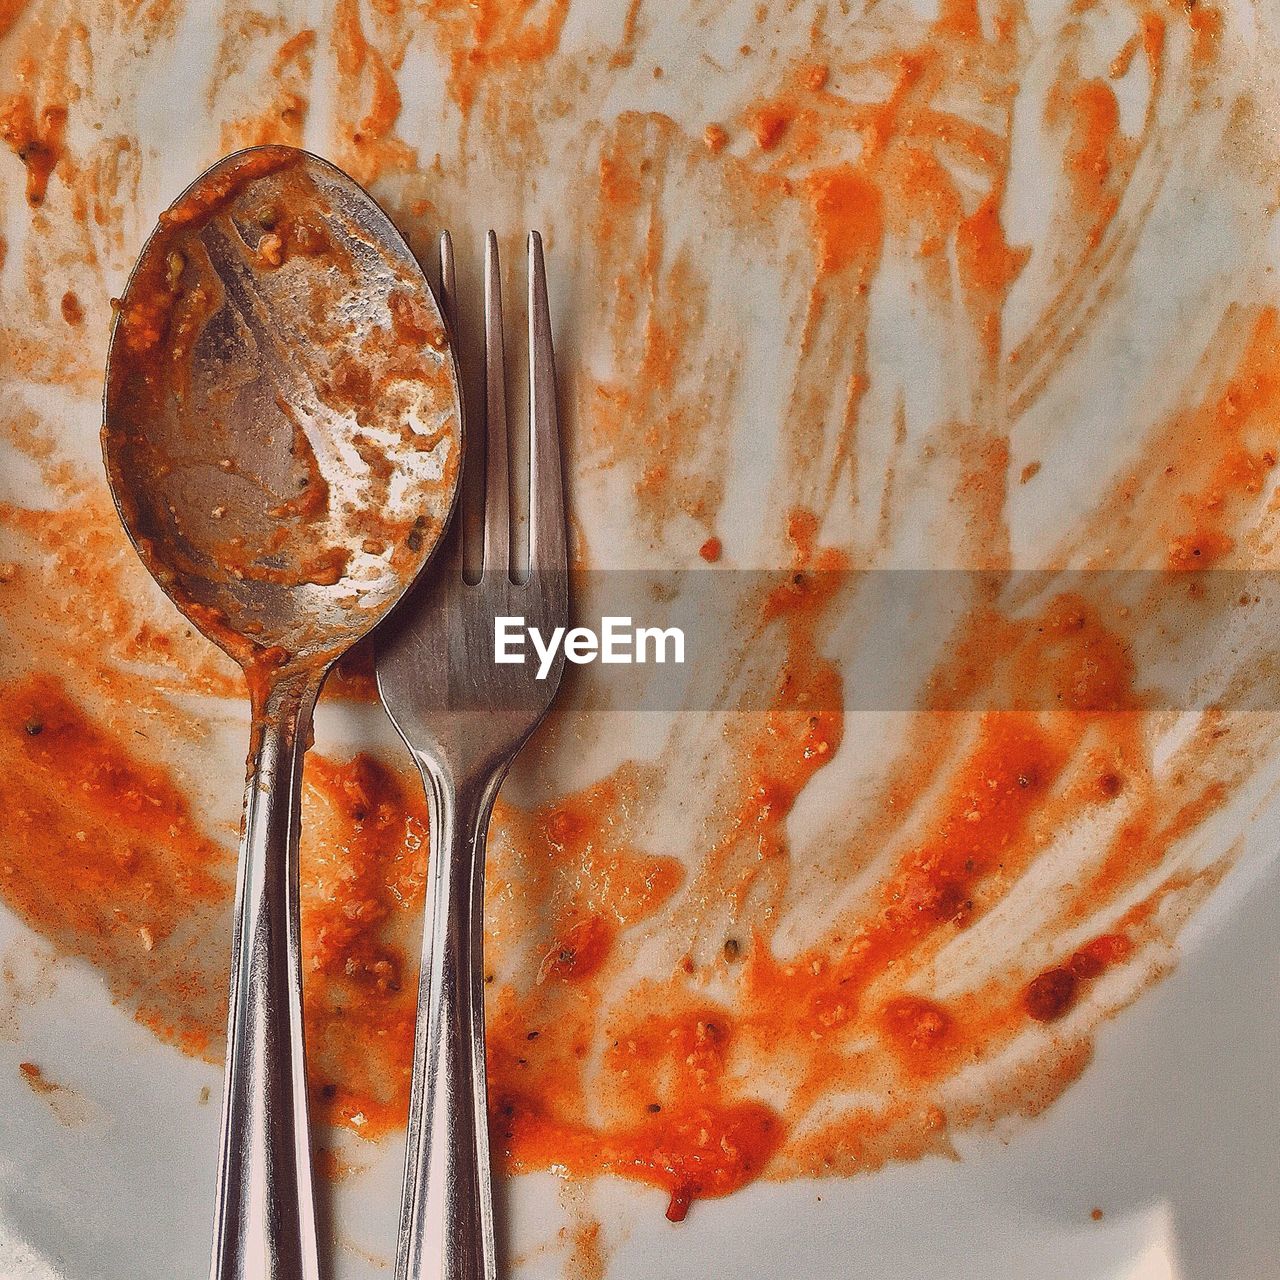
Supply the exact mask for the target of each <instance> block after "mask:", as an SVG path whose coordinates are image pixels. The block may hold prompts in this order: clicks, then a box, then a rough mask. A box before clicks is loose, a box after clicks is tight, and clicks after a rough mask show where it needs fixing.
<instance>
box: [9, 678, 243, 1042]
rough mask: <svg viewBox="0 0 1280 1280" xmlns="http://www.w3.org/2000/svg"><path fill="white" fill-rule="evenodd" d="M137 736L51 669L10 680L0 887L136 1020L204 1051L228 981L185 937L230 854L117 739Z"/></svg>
mask: <svg viewBox="0 0 1280 1280" xmlns="http://www.w3.org/2000/svg"><path fill="white" fill-rule="evenodd" d="M132 732H133V730H132V728H131V726H130V724H129V720H128V719H127V718H121V719H119V720H117V719H114V718H113V719H112V720H108V721H106V722H103V721H101V720H98V719H96V718H93V717H91V716H90V715H88V714H87V713H86V712H85V711H84V710H82V709H81V707H80V706H78V705H77V704H76V703H75V702H74V701H73V700H72V699H71V698H70V697H69V696H68V694H67V692H66V689H65V688H64V686H63V685H62V683H61V682H60V681H59V680H58V679H56V678H55V677H52V676H47V675H32V676H28V677H26V678H25V679H23V680H21V681H19V682H18V683H16V684H10V685H9V686H7V688H6V691H5V697H4V699H3V710H0V759H2V762H3V763H2V765H0V812H2V813H3V815H4V817H3V823H4V828H5V837H4V848H5V850H6V854H5V856H4V859H3V861H2V862H0V893H2V894H3V896H4V899H5V901H6V903H7V904H8V905H9V907H10V908H11V909H12V910H14V911H15V912H16V913H17V914H18V915H19V916H20V917H21V918H22V919H23V920H24V921H25V922H26V923H27V924H28V925H30V926H31V928H33V929H35V930H36V931H38V932H39V933H41V934H43V935H44V936H45V937H47V938H49V939H50V940H52V941H53V942H54V943H55V944H57V945H58V946H59V947H60V948H61V949H64V950H66V951H67V952H69V953H70V954H73V955H79V956H84V957H85V958H87V959H90V960H92V961H93V962H94V963H95V964H98V965H100V966H101V967H103V968H105V969H106V970H107V972H108V975H109V976H110V978H111V984H112V989H113V991H114V992H115V993H116V994H117V995H119V996H121V997H122V998H125V999H128V1000H130V1001H131V1002H133V1003H134V1005H135V1007H136V1010H137V1014H138V1017H139V1019H140V1020H141V1021H143V1022H145V1023H146V1024H147V1025H149V1026H151V1027H153V1029H155V1030H157V1031H158V1032H159V1033H160V1034H162V1035H164V1036H165V1038H167V1039H170V1040H173V1041H174V1042H176V1043H178V1044H180V1045H181V1046H183V1047H184V1048H185V1049H187V1050H188V1051H190V1052H194V1053H206V1052H208V1051H209V1048H210V1046H211V1044H216V1041H217V1036H218V1034H219V1031H220V1024H221V1020H222V1016H223V1014H222V1001H223V1000H225V993H223V992H221V991H220V990H219V988H221V987H222V986H223V985H224V984H223V983H222V982H214V983H210V981H209V975H208V973H207V971H206V970H205V968H204V967H203V966H202V965H201V964H200V962H199V959H198V958H196V957H195V955H194V954H193V948H192V942H191V939H192V931H193V930H195V932H196V933H197V935H198V933H199V931H200V929H201V927H203V928H205V929H208V928H210V926H211V919H212V918H213V916H214V914H215V913H214V912H212V911H211V908H215V907H218V906H220V905H221V904H222V903H223V902H224V900H225V897H226V894H227V893H228V891H229V885H228V879H227V877H228V875H229V865H228V858H227V854H226V851H225V850H224V849H223V848H222V847H221V846H219V845H216V844H214V843H212V842H211V841H209V840H208V839H206V838H205V837H204V835H203V834H202V832H201V830H200V828H199V825H198V824H197V823H196V821H195V820H194V819H193V817H192V814H191V809H190V804H189V801H188V800H187V797H186V793H185V790H184V789H183V788H182V787H181V786H180V784H179V783H177V782H176V781H175V780H174V779H173V778H172V777H171V776H170V775H169V774H168V773H166V771H165V770H163V769H162V768H159V767H158V766H156V765H154V764H151V763H148V762H146V761H145V760H144V759H143V758H142V757H141V756H139V755H138V754H136V753H135V752H134V751H131V750H129V749H128V748H126V747H124V746H123V745H122V741H121V740H122V738H123V737H125V735H128V734H131V733H132ZM135 741H137V742H138V744H139V746H145V745H146V744H145V742H144V741H143V740H142V739H141V738H135ZM213 932H214V934H215V936H217V934H218V932H219V930H218V929H217V928H216V926H215V927H214V928H213Z"/></svg>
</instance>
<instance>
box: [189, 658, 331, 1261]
mask: <svg viewBox="0 0 1280 1280" xmlns="http://www.w3.org/2000/svg"><path fill="white" fill-rule="evenodd" d="M319 689H320V681H319V680H317V679H316V678H315V676H314V675H307V676H297V677H288V676H285V677H282V678H279V679H278V680H277V681H276V683H275V684H273V685H271V686H270V687H268V688H267V689H266V690H265V692H264V693H263V695H262V696H261V698H259V697H258V696H257V695H255V699H254V729H253V739H252V742H251V745H250V750H249V758H250V768H249V780H248V784H247V787H246V791H245V803H244V823H243V828H242V831H241V837H240V867H239V874H238V879H237V884H236V906H235V928H234V935H233V940H232V960H231V1001H230V1010H229V1014H228V1025H227V1067H226V1085H225V1090H224V1093H223V1103H222V1139H221V1152H220V1157H219V1166H218V1192H217V1211H216V1212H217V1216H216V1220H215V1226H214V1243H213V1267H212V1271H211V1276H212V1280H318V1275H319V1266H318V1262H317V1258H316V1225H315V1203H314V1187H313V1183H312V1172H311V1141H310V1128H309V1124H308V1110H307V1079H306V1067H305V1061H304V1056H303V1045H302V967H301V961H300V947H299V925H298V831H299V827H300V820H301V806H302V758H303V756H304V755H305V754H306V750H307V743H308V739H309V737H310V729H311V716H312V712H313V710H314V708H315V701H316V696H317V694H318V693H319Z"/></svg>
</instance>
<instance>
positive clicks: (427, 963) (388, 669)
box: [376, 232, 569, 1280]
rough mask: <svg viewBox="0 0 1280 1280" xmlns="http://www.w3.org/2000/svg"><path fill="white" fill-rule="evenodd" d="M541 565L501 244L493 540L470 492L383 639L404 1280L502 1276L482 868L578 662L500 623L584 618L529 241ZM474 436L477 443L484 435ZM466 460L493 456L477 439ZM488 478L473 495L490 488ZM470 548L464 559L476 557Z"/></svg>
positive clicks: (488, 387)
mask: <svg viewBox="0 0 1280 1280" xmlns="http://www.w3.org/2000/svg"><path fill="white" fill-rule="evenodd" d="M440 270H441V285H442V288H441V300H442V303H443V307H444V312H445V316H446V320H447V322H448V323H449V326H450V330H451V333H452V334H453V335H455V340H456V335H457V331H458V329H457V287H456V281H455V273H454V261H453V250H452V246H451V244H450V241H449V238H448V236H447V235H445V236H444V237H442V238H441V244H440ZM528 280H529V300H528V328H529V336H528V365H529V410H528V432H529V453H528V456H529V503H528V507H529V510H528V529H529V536H528V559H527V563H526V564H519V565H513V564H512V547H513V544H514V536H513V531H514V525H513V520H512V502H511V483H510V475H509V463H508V438H507V413H506V398H507V397H506V383H505V372H504V370H505V357H504V344H503V328H502V298H501V286H500V283H499V263H498V246H497V239H496V237H495V236H494V234H493V233H492V232H490V233H489V237H488V241H487V246H486V254H485V285H484V385H485V394H484V415H483V418H484V422H483V427H484V453H483V462H484V480H483V519H482V521H474V520H473V521H471V522H470V523H471V524H473V525H474V524H477V523H482V525H483V535H482V541H483V547H482V549H481V554H480V556H479V557H478V558H479V560H480V572H479V576H478V579H477V580H475V581H468V578H470V577H473V576H474V575H473V574H471V573H470V572H464V568H465V566H467V565H468V564H469V563H470V561H469V559H468V555H464V545H463V544H464V540H465V534H464V528H465V527H466V526H467V525H468V523H469V522H468V520H467V519H466V517H467V516H468V514H472V515H478V514H479V513H468V511H466V510H465V509H463V508H462V504H465V503H467V502H468V500H469V493H468V489H469V486H468V485H467V483H466V479H465V478H464V483H463V497H462V499H461V502H460V509H459V511H458V513H457V516H456V517H455V519H454V521H453V524H452V527H451V529H450V531H449V533H448V534H447V535H446V538H445V542H444V543H443V544H442V546H441V548H440V554H439V558H438V559H437V561H436V564H435V566H434V568H433V570H432V572H430V573H429V574H427V575H425V576H424V578H423V580H422V581H421V582H420V583H419V585H418V588H417V589H416V590H415V591H414V592H413V593H411V594H410V596H409V597H408V598H407V599H406V600H405V602H404V604H403V605H402V606H401V607H400V609H399V610H397V612H396V614H395V615H394V617H393V618H392V619H391V621H390V622H389V624H388V627H387V628H386V629H385V631H384V632H383V633H381V635H380V638H379V641H378V651H377V658H376V668H377V678H378V689H379V692H380V693H381V696H382V701H383V703H384V705H385V706H386V709H387V712H388V714H389V715H390V716H391V719H392V722H393V723H394V724H395V727H396V729H397V730H398V731H399V733H400V736H401V737H402V738H403V739H404V741H405V743H406V744H407V745H408V747H409V750H410V751H411V752H412V754H413V758H414V760H415V761H416V763H417V765H418V769H419V770H420V772H421V774H422V779H423V783H424V785H425V787H426V793H427V801H428V808H429V813H430V827H431V834H430V858H431V867H430V877H429V882H428V890H427V903H426V918H425V922H424V934H423V946H422V970H421V980H420V985H419V991H418V1021H417V1033H416V1043H415V1053H414V1065H413V1084H412V1092H411V1100H410V1110H409V1125H408V1148H407V1153H406V1159H405V1181H404V1193H403V1200H402V1205H401V1216H400V1233H399V1243H398V1248H397V1253H396V1272H395V1274H396V1277H397V1280H493V1277H494V1276H495V1274H496V1258H495V1239H494V1237H495V1233H494V1217H493V1195H492V1187H491V1168H490V1159H489V1142H488V1129H487V1123H488V1116H487V1108H486V1089H485V1041H484V984H483V962H482V951H483V932H484V863H485V838H486V835H487V832H488V827H489V816H490V813H491V812H492V809H493V802H494V799H495V797H496V796H497V793H498V788H499V787H500V786H501V785H502V780H503V778H504V776H505V775H506V772H507V769H508V767H509V766H510V764H511V761H512V760H513V759H514V758H515V755H516V753H517V752H518V751H519V750H520V748H521V746H522V745H523V744H524V742H525V741H526V740H527V739H528V737H529V735H530V734H531V733H532V732H533V730H534V729H535V728H536V726H537V725H538V723H539V722H540V721H541V720H542V718H543V717H544V716H545V715H546V713H547V710H548V708H549V707H550V705H551V701H552V698H553V697H554V695H555V692H556V688H557V686H558V684H559V682H560V676H561V672H562V670H563V662H564V659H563V653H562V652H561V653H560V654H559V656H558V657H557V659H556V662H555V665H554V667H553V668H552V669H551V670H550V671H549V672H548V674H547V677H546V678H545V679H541V680H540V679H538V677H537V672H536V669H535V666H534V665H533V664H528V665H518V664H510V665H496V664H495V661H494V626H495V619H496V618H498V617H500V616H507V617H512V616H518V617H522V618H523V619H524V620H525V622H526V624H527V625H529V626H531V627H532V626H536V627H538V628H539V629H540V630H542V631H543V632H544V633H550V632H551V631H552V630H553V629H554V628H556V627H563V626H567V625H568V614H569V594H568V551H567V541H566V526H565V499H564V488H563V481H562V478H561V462H560V439H559V430H558V424H557V415H556V392H555V369H554V363H553V357H552V349H551V323H550V316H549V313H548V306H547V287H546V272H545V268H544V264H543V255H542V243H541V240H540V238H539V236H538V234H537V232H533V233H531V234H530V236H529V265H528ZM470 426H471V424H470V423H468V424H467V427H468V430H467V431H466V432H464V434H465V435H467V436H468V437H471V436H474V434H475V433H474V432H471V431H470V430H469V428H470ZM466 459H467V460H466V463H465V464H464V465H465V466H474V465H476V464H477V463H478V462H479V461H480V458H479V450H478V449H477V447H476V442H475V441H474V439H472V440H471V441H470V443H468V444H467V446H466ZM476 487H478V486H471V488H472V489H473V490H474V488H476ZM470 550H471V549H470V548H467V549H466V551H467V552H468V553H469V552H470Z"/></svg>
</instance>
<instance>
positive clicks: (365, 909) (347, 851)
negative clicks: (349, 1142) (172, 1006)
mask: <svg viewBox="0 0 1280 1280" xmlns="http://www.w3.org/2000/svg"><path fill="white" fill-rule="evenodd" d="M304 787H305V792H304V819H305V820H304V825H303V846H302V855H301V858H302V951H303V964H304V978H303V993H304V1000H303V1010H304V1013H305V1017H306V1035H307V1053H308V1058H307V1067H308V1072H309V1074H310V1077H311V1092H312V1099H313V1102H314V1104H315V1106H316V1110H317V1114H318V1116H319V1117H320V1118H321V1119H322V1120H323V1121H324V1122H326V1123H330V1124H344V1125H347V1126H349V1127H351V1128H353V1129H355V1130H356V1131H357V1132H359V1133H363V1134H365V1135H368V1136H377V1135H379V1134H382V1133H385V1132H386V1131H387V1130H388V1129H391V1128H394V1127H396V1126H398V1125H401V1124H403V1123H404V1117H405V1114H406V1112H407V1109H408V1099H409V1082H410V1078H411V1075H412V1068H413V1023H414V1016H415V1012H416V1010H417V1002H418V982H417V955H418V951H419V946H418V943H417V939H416V938H415V936H414V934H415V932H416V931H417V929H418V928H419V922H420V919H421V914H420V913H421V909H422V900H423V886H424V882H425V875H426V869H427V868H426V861H427V859H426V841H427V819H426V810H425V802H424V800H423V797H422V789H421V785H420V784H419V783H418V781H417V779H416V778H414V779H407V778H405V777H402V776H401V775H399V774H397V773H395V772H393V771H392V770H391V769H389V768H387V766H386V765H384V764H381V763H379V762H378V761H376V760H374V759H373V758H371V757H369V756H364V755H361V756H356V757H355V758H354V759H353V760H350V761H347V762H344V763H341V764H339V763H335V762H334V761H331V760H328V759H326V758H324V757H323V756H316V755H314V754H312V755H309V756H308V757H307V764H306V770H305V774H304Z"/></svg>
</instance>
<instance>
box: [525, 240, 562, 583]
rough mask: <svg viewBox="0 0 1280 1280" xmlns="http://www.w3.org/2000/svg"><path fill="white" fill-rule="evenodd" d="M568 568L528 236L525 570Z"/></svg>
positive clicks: (545, 345) (542, 271) (535, 255)
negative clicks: (527, 422) (527, 424)
mask: <svg viewBox="0 0 1280 1280" xmlns="http://www.w3.org/2000/svg"><path fill="white" fill-rule="evenodd" d="M568 566H569V557H568V551H567V548H566V536H565V503H564V480H563V478H562V476H561V464H560V426H559V418H558V415H557V413H556V367H555V356H554V354H553V352H552V350H551V312H550V308H549V307H548V305H547V270H546V265H545V263H544V262H543V260H542V237H541V236H540V235H539V234H538V233H537V232H536V231H530V232H529V568H530V571H531V572H532V573H556V572H559V573H563V572H565V570H567V568H568Z"/></svg>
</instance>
